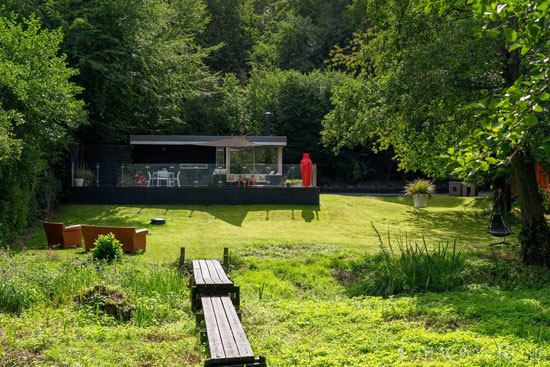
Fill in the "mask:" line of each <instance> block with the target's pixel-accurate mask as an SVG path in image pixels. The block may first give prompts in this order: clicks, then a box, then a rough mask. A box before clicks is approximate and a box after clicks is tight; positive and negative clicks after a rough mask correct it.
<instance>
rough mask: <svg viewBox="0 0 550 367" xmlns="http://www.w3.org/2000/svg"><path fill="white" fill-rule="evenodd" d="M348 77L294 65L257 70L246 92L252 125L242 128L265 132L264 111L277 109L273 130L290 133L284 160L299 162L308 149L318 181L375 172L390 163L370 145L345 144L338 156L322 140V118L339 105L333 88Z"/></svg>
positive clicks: (357, 178) (373, 175)
mask: <svg viewBox="0 0 550 367" xmlns="http://www.w3.org/2000/svg"><path fill="white" fill-rule="evenodd" d="M346 80H348V78H347V77H346V76H345V75H343V74H342V73H338V72H331V71H325V72H321V71H313V72H311V73H307V74H305V73H300V72H298V71H294V70H290V71H283V70H273V71H265V70H264V71H262V70H255V71H253V72H252V75H251V76H250V79H249V81H248V86H247V88H246V96H245V98H246V101H245V102H246V106H247V108H248V113H249V125H248V126H244V129H243V130H242V132H247V131H251V132H253V133H255V134H259V135H263V132H264V123H265V113H266V112H267V111H269V112H271V113H272V115H271V133H272V134H273V135H285V136H286V137H287V141H288V147H287V148H285V151H284V159H285V161H286V162H289V163H290V162H300V161H301V159H302V154H303V153H310V156H311V159H312V161H313V163H314V164H317V167H318V172H319V174H318V177H319V178H320V180H321V182H320V183H319V184H321V185H323V184H325V183H328V182H331V181H332V182H334V181H341V182H346V183H349V182H350V181H351V182H359V181H361V180H364V179H366V178H376V177H377V176H380V172H381V171H385V170H387V168H386V167H380V165H379V164H380V162H379V161H377V160H372V153H371V152H370V151H368V150H366V151H365V150H361V149H356V150H351V149H346V150H343V151H342V152H340V155H339V156H338V157H336V156H335V155H334V153H333V152H332V151H331V150H330V148H327V147H323V146H322V145H320V144H319V141H320V139H321V130H322V125H321V121H322V120H323V117H324V116H325V115H326V114H327V113H328V112H329V111H330V110H331V109H332V108H333V107H334V106H333V104H332V102H331V97H332V90H333V88H335V87H337V86H339V85H341V84H342V83H344V82H345V81H346ZM349 167H354V169H350V168H349Z"/></svg>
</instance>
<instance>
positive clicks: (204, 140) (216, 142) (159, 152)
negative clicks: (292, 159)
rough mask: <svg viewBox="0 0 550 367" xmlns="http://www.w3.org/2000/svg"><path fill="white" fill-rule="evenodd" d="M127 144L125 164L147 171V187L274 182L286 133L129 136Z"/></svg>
mask: <svg viewBox="0 0 550 367" xmlns="http://www.w3.org/2000/svg"><path fill="white" fill-rule="evenodd" d="M130 145H131V146H132V165H127V169H128V170H134V171H135V170H136V169H141V170H142V171H143V172H146V173H147V181H148V182H147V185H148V186H161V185H165V186H166V185H168V186H174V187H176V186H177V187H181V186H193V185H194V186H197V185H212V184H216V185H225V184H231V183H237V184H245V183H246V184H247V185H248V184H250V183H252V184H254V185H260V184H271V183H274V184H275V183H280V182H281V178H282V177H283V174H284V172H283V171H284V168H283V148H284V147H286V137H284V136H233V137H231V136H189V135H131V136H130ZM167 162H168V163H167ZM142 165H143V167H141V166H142ZM164 171H166V172H169V173H168V176H173V177H172V179H169V180H165V176H166V174H165V173H164V174H163V172H164ZM178 175H179V177H178ZM159 177H162V178H161V179H160V180H159ZM245 181H246V182H245Z"/></svg>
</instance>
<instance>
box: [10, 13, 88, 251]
mask: <svg viewBox="0 0 550 367" xmlns="http://www.w3.org/2000/svg"><path fill="white" fill-rule="evenodd" d="M4 10H5V8H0V177H2V180H0V245H4V244H5V243H6V242H8V241H12V240H13V239H14V238H15V237H16V236H17V235H20V234H22V233H23V232H24V231H25V230H26V228H27V227H28V225H29V224H34V222H35V221H36V219H38V218H40V217H41V216H43V215H44V214H45V213H48V212H49V211H50V210H51V209H52V208H53V207H54V206H55V201H56V196H57V192H58V191H59V182H58V181H57V179H56V178H55V176H54V175H53V174H52V173H51V172H49V171H48V170H49V168H50V167H51V165H52V164H56V163H59V161H60V159H61V158H62V157H63V154H64V151H65V147H66V146H67V145H68V144H69V143H70V141H71V139H70V134H71V133H72V132H73V131H74V130H75V129H76V128H78V127H79V126H80V125H81V124H83V123H84V122H85V114H84V111H83V106H84V104H83V103H82V101H79V100H78V99H77V98H76V96H77V94H79V93H80V92H81V91H82V90H81V88H79V87H77V86H76V85H75V84H73V83H72V82H70V81H69V80H70V79H72V78H74V77H75V76H76V74H77V72H76V71H75V70H74V69H70V68H68V67H67V62H66V57H65V56H64V55H60V54H59V47H60V44H61V42H62V40H63V34H62V33H61V31H60V30H55V31H47V30H42V29H41V27H40V23H39V21H38V20H37V19H36V18H35V17H30V18H29V19H23V20H21V22H17V21H16V17H15V15H14V14H11V15H9V16H8V17H2V13H3V11H4ZM59 173H61V170H60V172H59Z"/></svg>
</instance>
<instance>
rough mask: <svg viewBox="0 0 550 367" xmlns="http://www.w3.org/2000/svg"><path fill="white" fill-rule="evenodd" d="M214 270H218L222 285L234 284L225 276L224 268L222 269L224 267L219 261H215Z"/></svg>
mask: <svg viewBox="0 0 550 367" xmlns="http://www.w3.org/2000/svg"><path fill="white" fill-rule="evenodd" d="M214 268H215V269H216V272H217V273H218V277H219V278H220V280H221V281H222V283H224V284H233V282H232V281H231V280H230V279H229V278H228V277H227V275H226V274H225V271H224V270H223V267H222V265H221V264H220V262H219V261H217V260H215V261H214Z"/></svg>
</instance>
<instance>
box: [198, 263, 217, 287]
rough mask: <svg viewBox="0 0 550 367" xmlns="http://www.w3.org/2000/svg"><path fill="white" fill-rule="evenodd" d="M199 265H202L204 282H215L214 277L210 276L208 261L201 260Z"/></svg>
mask: <svg viewBox="0 0 550 367" xmlns="http://www.w3.org/2000/svg"><path fill="white" fill-rule="evenodd" d="M199 265H200V267H201V274H202V279H204V284H214V282H213V281H212V278H211V277H210V272H209V271H208V266H207V265H206V261H204V260H199Z"/></svg>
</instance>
